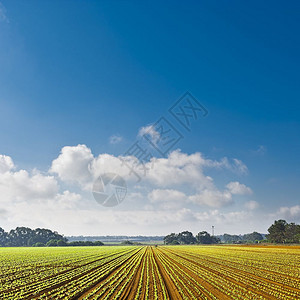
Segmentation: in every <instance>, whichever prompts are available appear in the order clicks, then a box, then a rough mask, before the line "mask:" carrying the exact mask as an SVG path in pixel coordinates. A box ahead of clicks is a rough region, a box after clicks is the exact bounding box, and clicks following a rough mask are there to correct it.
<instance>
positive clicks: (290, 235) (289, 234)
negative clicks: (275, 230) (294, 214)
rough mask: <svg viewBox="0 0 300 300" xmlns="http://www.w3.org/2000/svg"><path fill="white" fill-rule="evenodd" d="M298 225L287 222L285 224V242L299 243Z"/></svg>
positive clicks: (299, 226) (299, 227)
mask: <svg viewBox="0 0 300 300" xmlns="http://www.w3.org/2000/svg"><path fill="white" fill-rule="evenodd" d="M298 235H300V225H296V224H295V223H289V224H287V225H286V226H285V242H286V243H299V238H298V237H299V236H298Z"/></svg>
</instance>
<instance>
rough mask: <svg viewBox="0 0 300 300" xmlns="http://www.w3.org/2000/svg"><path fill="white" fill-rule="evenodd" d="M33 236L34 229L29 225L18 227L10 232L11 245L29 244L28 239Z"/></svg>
mask: <svg viewBox="0 0 300 300" xmlns="http://www.w3.org/2000/svg"><path fill="white" fill-rule="evenodd" d="M32 236H33V230H32V229H30V228H28V227H17V228H16V229H12V230H11V231H10V232H9V234H8V242H9V245H10V246H14V247H19V246H28V240H29V239H30V238H31V237H32Z"/></svg>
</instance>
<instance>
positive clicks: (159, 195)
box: [148, 189, 187, 203]
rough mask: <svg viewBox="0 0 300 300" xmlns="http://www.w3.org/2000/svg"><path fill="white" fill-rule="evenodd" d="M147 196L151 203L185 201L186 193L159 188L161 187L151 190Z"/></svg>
mask: <svg viewBox="0 0 300 300" xmlns="http://www.w3.org/2000/svg"><path fill="white" fill-rule="evenodd" d="M148 198H149V200H150V202H151V203H156V202H178V201H180V202H184V201H186V198H187V197H186V195H185V194H184V193H182V192H180V191H176V190H171V189H166V190H161V189H156V190H152V191H151V192H150V193H149V194H148Z"/></svg>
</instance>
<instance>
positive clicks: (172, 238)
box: [164, 233, 179, 245]
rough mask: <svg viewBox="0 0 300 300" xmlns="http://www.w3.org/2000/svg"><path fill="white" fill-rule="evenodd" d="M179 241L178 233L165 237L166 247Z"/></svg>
mask: <svg viewBox="0 0 300 300" xmlns="http://www.w3.org/2000/svg"><path fill="white" fill-rule="evenodd" d="M177 239H178V235H177V234H176V233H171V234H169V235H167V236H165V237H164V244H166V245H169V244H172V243H173V242H174V241H177ZM177 242H178V241H177ZM178 244H179V242H178Z"/></svg>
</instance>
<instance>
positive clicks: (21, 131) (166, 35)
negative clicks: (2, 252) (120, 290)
mask: <svg viewBox="0 0 300 300" xmlns="http://www.w3.org/2000/svg"><path fill="white" fill-rule="evenodd" d="M299 10H300V4H299V2H297V1H290V2H289V3H284V2H283V1H264V2H263V3H262V2H261V1H252V2H251V3H246V2H241V1H231V2H217V1H207V2H204V1H203V2H200V1H188V2H180V1H177V2H175V1H165V2H164V3H160V2H158V1H157V2H153V1H151V2H150V1H145V2H140V1H114V2H110V1H88V2H84V1H72V3H71V2H70V1H42V2H41V1H1V6H0V105H1V110H0V126H1V128H2V130H0V154H2V155H3V157H4V156H5V157H10V158H11V159H12V160H13V162H14V166H15V167H14V168H13V169H9V172H11V173H12V174H11V176H15V175H16V174H15V173H18V172H20V171H21V170H25V171H26V172H27V173H28V178H29V180H32V178H33V176H34V174H35V172H40V174H41V176H44V177H46V178H52V179H53V180H54V181H55V182H56V184H57V189H58V191H57V193H58V194H57V195H63V193H64V191H66V190H67V191H69V192H70V193H73V194H72V195H73V196H74V197H75V198H76V196H78V197H77V198H78V199H80V202H81V203H83V202H84V201H87V202H88V203H90V205H91V210H93V214H94V218H95V219H97V216H102V214H103V213H106V214H111V216H115V214H117V213H119V210H120V211H122V213H124V214H125V212H126V208H127V209H128V210H129V209H130V210H131V211H134V208H133V207H141V208H140V210H139V211H138V213H139V212H140V213H141V214H143V213H144V211H152V212H160V213H162V215H163V216H164V213H166V212H165V210H163V208H160V206H159V205H160V203H159V204H155V205H154V204H153V203H157V202H156V200H155V201H152V202H151V199H152V200H153V198H151V197H150V198H151V199H150V198H149V197H148V196H149V194H151V192H152V191H153V190H158V189H160V190H162V189H163V188H162V186H155V185H153V182H151V183H149V182H144V183H143V184H144V186H143V188H145V189H146V190H147V191H146V192H144V193H142V195H139V196H140V197H141V199H142V200H139V201H140V202H139V203H135V204H134V205H133V207H130V205H129V202H130V201H129V200H128V202H127V203H128V205H127V204H126V199H125V200H124V203H122V205H120V206H118V207H116V208H114V209H110V210H107V209H106V208H103V207H101V206H99V205H97V206H95V207H93V205H92V199H90V198H91V196H90V193H88V191H87V189H85V188H82V185H80V184H79V185H77V186H76V184H70V181H72V180H64V179H63V178H64V176H63V175H62V173H60V171H58V170H57V169H56V172H53V169H52V172H51V168H52V167H53V161H55V159H57V158H58V157H59V155H60V153H61V150H62V149H63V147H66V146H71V147H76V146H77V145H79V144H80V145H86V147H87V148H88V149H90V150H91V152H92V153H93V156H94V158H97V157H98V156H99V155H100V156H101V155H103V154H105V153H107V154H109V155H111V156H113V157H116V156H119V155H122V154H123V153H124V152H125V151H126V150H127V149H128V148H129V147H130V146H131V145H132V143H133V142H134V141H135V139H136V136H137V134H138V132H139V130H140V128H142V127H144V126H147V125H149V124H152V123H153V122H155V121H156V120H157V119H159V118H160V117H161V116H162V115H167V111H168V108H169V107H170V106H171V105H172V104H173V103H174V102H175V101H176V100H177V99H179V98H180V96H182V95H183V94H184V93H185V92H186V91H190V92H191V93H192V94H193V95H194V96H195V97H196V98H197V99H198V100H199V101H200V102H201V103H202V104H203V105H204V106H205V107H206V108H207V110H208V111H209V114H208V116H207V117H206V118H204V119H203V120H202V119H201V120H200V121H199V122H194V123H193V126H192V130H191V132H186V131H184V130H183V131H182V133H183V134H184V139H183V141H181V142H180V144H179V145H178V147H177V148H180V150H181V152H182V153H185V154H187V155H192V154H194V153H196V152H200V153H201V155H203V157H205V159H207V160H209V159H210V160H214V161H220V160H222V158H224V157H227V158H228V160H229V162H232V161H233V159H238V160H240V161H242V162H243V164H244V165H245V166H247V169H248V172H247V174H237V173H235V172H232V171H230V170H228V169H230V167H228V168H227V170H225V171H224V170H223V171H221V170H220V169H219V168H216V169H215V168H212V169H210V170H206V171H205V174H206V175H207V176H211V177H212V178H213V180H214V184H215V187H216V188H217V189H218V191H222V190H224V186H226V185H227V184H228V182H239V183H240V184H243V185H245V186H247V187H249V188H250V189H251V191H252V193H251V195H235V196H234V197H233V198H234V203H231V204H230V205H224V207H223V206H222V205H221V206H218V207H214V208H212V207H211V206H209V207H206V206H205V205H203V203H202V202H201V203H202V204H201V205H197V203H196V204H195V203H193V204H191V203H189V202H188V201H187V202H186V203H185V204H183V205H182V206H181V207H176V208H172V209H173V210H172V212H173V214H176V213H180V212H182V211H183V210H184V209H185V212H186V211H187V210H192V211H197V212H199V214H200V213H201V214H204V213H209V212H210V213H212V209H217V210H218V214H219V215H222V216H221V217H220V220H222V218H223V217H224V216H223V214H232V213H240V216H243V214H242V212H244V213H245V214H247V210H246V209H245V207H244V204H245V203H246V202H247V201H248V202H250V201H255V203H257V205H256V206H257V208H256V209H254V208H253V209H252V210H251V211H252V212H251V213H252V214H253V218H252V220H255V222H254V221H253V223H251V226H250V225H249V226H248V225H247V226H246V225H245V224H244V225H243V224H242V221H241V220H238V218H237V220H236V222H228V224H227V225H226V226H225V225H224V226H223V224H222V222H221V221H220V220H219V219H218V220H219V224H220V225H217V226H216V228H218V226H219V227H224V228H225V230H227V231H228V232H232V233H234V232H237V231H238V230H237V229H236V226H240V228H241V230H240V231H244V232H247V231H251V230H252V228H253V230H258V231H262V232H265V231H266V229H267V227H268V225H269V224H270V222H272V221H273V220H274V219H275V218H279V217H282V218H286V219H287V220H289V221H298V222H299V221H300V206H299V205H300V203H299V201H300V196H299V194H300V188H299V184H298V182H299V179H300V171H299V167H298V166H299V163H300V161H299V151H300V138H299V129H300V122H299V120H300V118H299V109H300V101H299V94H300V91H299V52H300V51H299V50H300V49H299V46H300V42H299V38H298V35H299V34H298V32H299V27H300V21H299V18H298V16H299ZM114 135H117V136H119V137H121V138H120V139H119V142H118V143H114V144H112V143H110V137H111V136H114ZM74 149H75V148H74ZM76 149H77V148H76ZM82 149H83V148H80V151H81V150H82ZM174 150H175V149H174ZM84 151H85V150H84ZM6 162H7V160H6ZM76 162H77V161H74V164H76ZM3 176H4V175H3ZM3 178H4V177H3ZM5 178H6V177H5ZM69 179H70V178H69ZM2 180H3V182H4V179H2ZM75 181H76V180H75ZM3 182H2V184H3ZM5 182H6V181H5ZM6 184H7V183H6ZM170 184H171V183H170ZM11 188H12V186H9V187H7V189H6V190H8V191H6V192H7V193H9V189H11ZM131 190H132V191H133V192H132V193H135V192H136V186H133V187H132V189H131ZM168 190H169V191H170V190H172V191H175V190H176V191H177V190H178V189H177V186H176V184H175V185H173V186H171V185H170V186H168ZM188 190H189V188H188V187H187V186H185V187H183V188H182V190H181V191H184V192H185V193H188ZM31 192H32V193H34V192H35V191H34V188H33V191H31ZM75 194H76V195H75ZM3 195H5V194H3ZM28 195H30V193H29V194H28ZM51 195H52V196H51V197H56V198H57V197H60V196H57V195H56V194H55V196H53V195H54V194H51ZM147 195H148V196H147ZM189 196H191V195H189ZM3 197H4V198H5V199H4V200H3V201H4V202H3V203H2V210H3V213H2V214H1V216H2V218H3V220H2V223H3V224H4V225H3V226H4V227H5V226H6V227H9V226H17V225H22V224H20V223H21V222H23V223H24V224H25V225H28V226H32V227H36V226H48V227H50V228H51V227H55V228H54V229H59V230H60V231H62V232H63V233H66V234H76V230H75V229H74V230H72V228H68V227H67V226H66V225H65V224H64V222H63V220H62V219H58V220H56V222H55V224H53V223H51V220H50V219H49V220H48V221H44V222H45V223H43V221H41V220H39V219H36V220H27V218H25V217H24V216H23V215H22V213H21V208H22V209H24V207H26V203H27V204H28V203H29V202H30V201H31V200H30V199H27V198H26V197H25V196H24V197H23V198H24V199H23V198H22V197H21V198H22V199H23V200H22V201H23V202H22V201H21V202H22V203H21V202H20V201H19V200H16V199H19V198H20V197H19V196H18V195H16V194H14V195H12V193H9V194H8V195H7V197H5V196H3ZM47 197H48V196H47ZM47 197H46V196H45V195H44V196H41V198H43V199H45V198H47ZM51 197H50V196H49V199H48V198H47V201H46V200H45V201H46V202H47V204H46V202H43V201H44V200H42V199H38V197H37V200H36V201H37V203H34V204H33V203H30V204H28V205H27V206H28V207H33V206H31V205H36V206H37V207H39V208H36V209H37V210H38V209H46V207H47V205H53V204H49V202H51V199H50V198H51ZM74 197H73V198H74ZM65 198H66V197H65ZM69 198H70V197H69ZM71 198H72V197H71ZM77 198H76V199H77ZM132 198H134V196H132ZM7 199H8V200H7ZM136 199H137V198H136ZM147 199H148V200H149V199H150V202H149V203H147V201H148V200H147ZM201 199H202V198H201ZM5 201H9V202H8V203H6V202H5ZM67 201H71V200H70V199H68V200H67ZM132 201H133V202H134V200H132ZM136 201H138V200H136ZM157 201H159V200H157ZM162 201H163V200H162ZM207 201H208V200H207ZM133 202H132V203H133ZM68 203H69V202H68ZM141 203H142V205H141ZM253 203H254V202H253ZM198 204H199V203H198ZM70 205H71V207H73V206H72V205H73V204H70ZM126 205H127V206H126ZM149 205H150V206H151V205H152V206H151V207H150V206H149ZM79 206H80V205H79ZM79 206H78V207H77V206H74V210H76V211H80V210H81V209H82V208H80V207H79ZM253 206H255V205H253ZM0 208H1V206H0ZM143 210H144V211H143ZM71 211H72V209H70V210H69V211H68V212H65V214H67V215H68V216H69V218H70V222H73V221H74V220H75V219H76V216H75V215H72V212H71ZM87 214H88V213H87ZM212 214H213V213H212ZM229 216H232V219H234V218H235V217H234V216H233V215H229ZM197 218H198V217H195V222H194V223H193V224H188V223H184V222H185V221H184V220H183V221H182V223H181V224H182V226H181V227H182V230H184V229H190V230H194V231H196V230H197V228H198V227H199V226H202V225H201V222H202V223H203V227H205V229H207V228H210V226H211V225H212V224H211V222H214V221H211V222H210V221H209V218H208V220H206V219H205V220H204V219H203V218H202V219H201V218H200V217H199V218H198V219H197ZM224 218H225V219H226V217H224ZM228 218H229V217H228ZM230 218H231V217H230ZM129 219H130V218H129V217H128V222H127V224H128V227H126V226H125V225H124V224H123V225H124V226H123V225H122V226H121V225H120V227H122V228H120V227H118V224H117V223H115V224H114V225H111V227H110V228H111V230H110V231H109V230H108V231H107V232H105V234H106V233H107V234H118V233H119V232H120V233H122V234H123V233H124V232H123V231H122V230H123V228H125V229H124V231H126V230H127V232H128V233H129V234H143V233H144V232H145V234H152V233H153V234H166V233H168V230H172V228H173V227H172V224H168V225H166V229H165V230H160V229H159V228H158V227H157V228H156V227H155V226H153V227H152V228H153V230H152V231H151V230H149V229H148V227H147V226H146V225H147V224H149V221H147V220H145V219H147V218H146V217H145V219H143V221H141V224H142V225H141V224H138V225H139V228H137V227H138V225H136V224H135V223H134V222H132V220H129ZM262 219H264V220H265V222H263V221H262ZM72 220H73V221H72ZM202 220H203V221H202ZM47 222H48V223H47ZM74 222H75V221H74ZM95 222H96V221H95ZM147 222H148V223H147ZM199 222H200V223H199ZM216 222H217V221H216ZM87 223H88V222H87ZM150 223H151V222H150ZM84 224H86V223H84ZM91 224H92V223H91ZM95 224H98V223H95ZM145 224H146V225H145ZM199 224H200V225H199ZM249 224H250V223H249ZM99 226H100V227H101V223H99ZM143 226H144V227H143ZM197 226H198V227H197ZM92 227H93V226H92V225H90V227H89V225H85V226H82V228H84V229H83V231H82V232H80V234H81V233H83V234H89V233H93V234H97V233H99V234H101V233H102V232H103V230H101V229H98V231H96V230H94V229H92ZM181 227H180V226H177V227H176V228H174V230H173V231H175V230H181ZM250 227H251V228H250ZM142 229H143V230H144V231H143V232H141V231H142ZM200 229H201V228H200ZM140 230H141V231H140ZM219 230H220V233H222V232H221V231H222V230H221V229H220V228H219Z"/></svg>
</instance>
